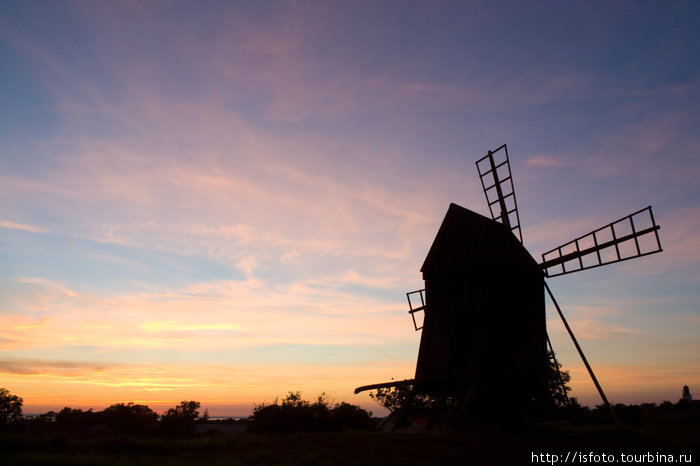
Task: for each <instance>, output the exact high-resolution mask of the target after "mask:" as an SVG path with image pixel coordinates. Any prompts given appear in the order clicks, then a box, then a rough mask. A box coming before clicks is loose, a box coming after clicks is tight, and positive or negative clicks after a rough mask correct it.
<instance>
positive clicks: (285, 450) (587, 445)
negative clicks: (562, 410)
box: [0, 411, 700, 466]
mask: <svg viewBox="0 0 700 466" xmlns="http://www.w3.org/2000/svg"><path fill="white" fill-rule="evenodd" d="M699 451H700V411H694V412H689V413H680V414H679V413H675V414H673V415H668V416H660V417H657V418H655V419H653V420H651V421H648V422H645V423H644V424H642V425H637V426H633V427H626V428H625V430H624V431H620V430H618V429H617V428H615V427H613V426H609V425H582V426H576V425H562V424H539V425H535V426H531V427H529V428H523V429H521V430H519V431H515V432H497V431H495V430H484V429H476V428H474V429H467V430H466V431H464V432H461V433H437V432H427V431H412V432H404V433H393V434H392V433H385V432H372V431H370V432H342V433H299V434H252V433H244V434H241V435H236V436H227V435H221V436H216V437H203V438H192V439H181V440H172V439H163V438H148V437H142V438H137V437H126V436H113V437H106V438H89V437H87V436H79V435H75V434H72V435H69V434H61V433H54V434H46V433H44V434H36V433H27V432H25V433H18V432H8V431H5V432H2V433H0V464H2V465H14V464H17V465H33V464H36V465H60V464H77V465H87V464H100V465H102V464H106V465H161V464H162V465H187V464H207V465H212V466H213V465H224V464H304V465H307V464H308V465H334V464H335V465H352V464H388V465H389V464H396V465H398V464H401V465H423V464H475V465H476V464H478V465H488V464H514V465H517V464H554V459H555V458H556V459H557V460H558V462H559V463H563V462H564V457H565V455H566V454H567V453H568V454H569V455H573V454H579V455H589V454H594V455H602V454H606V455H613V456H607V457H605V459H607V460H610V459H614V460H615V462H617V463H622V459H623V457H622V456H620V455H622V454H625V455H633V454H636V455H637V456H636V457H632V456H627V457H626V458H627V459H628V460H634V459H637V460H639V459H642V460H644V462H645V463H647V464H658V462H659V461H658V460H668V459H669V457H667V456H664V457H663V458H661V457H659V456H657V455H658V454H663V455H669V454H673V455H675V456H674V457H673V458H674V462H678V461H679V459H680V460H686V459H692V460H694V461H695V462H698V459H699V458H700V457H698V456H697V454H698V452H699ZM533 454H534V455H535V456H533ZM547 454H549V455H550V456H549V457H547V456H546V455H547ZM553 455H558V456H556V457H555V456H553ZM640 455H647V456H643V457H642V456H640ZM648 455H652V456H648ZM679 455H685V456H683V457H681V456H679ZM691 455H692V456H691ZM583 459H584V460H586V462H589V463H593V462H594V461H593V459H595V458H594V457H590V456H586V457H585V458H583ZM598 459H599V460H601V459H603V458H601V457H598ZM650 460H653V461H650ZM569 462H571V458H570V459H569ZM666 462H668V461H666ZM685 464H692V463H685Z"/></svg>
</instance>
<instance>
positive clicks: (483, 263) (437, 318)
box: [355, 144, 662, 424]
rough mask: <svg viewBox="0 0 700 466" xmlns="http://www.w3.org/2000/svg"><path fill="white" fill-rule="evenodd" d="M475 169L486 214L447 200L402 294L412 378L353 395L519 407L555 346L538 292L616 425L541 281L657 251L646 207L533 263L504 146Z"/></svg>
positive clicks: (475, 407) (534, 389) (492, 408)
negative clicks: (416, 280)
mask: <svg viewBox="0 0 700 466" xmlns="http://www.w3.org/2000/svg"><path fill="white" fill-rule="evenodd" d="M476 167H477V171H478V173H479V178H480V180H481V184H482V188H483V190H484V194H485V196H486V201H487V204H488V207H489V212H490V214H491V218H488V217H484V216H482V215H480V214H477V213H475V212H472V211H470V210H468V209H466V208H464V207H461V206H458V205H456V204H450V206H449V208H448V210H447V213H446V215H445V218H444V220H443V222H442V224H441V226H440V228H439V230H438V233H437V235H436V237H435V240H434V242H433V244H432V246H431V248H430V251H429V252H428V255H427V257H426V259H425V261H424V263H423V266H422V267H421V272H422V273H423V279H424V280H425V288H424V289H422V290H418V291H412V292H409V293H406V296H407V299H408V304H409V309H410V310H409V314H410V315H411V317H412V319H413V324H414V327H415V330H416V331H422V333H421V341H420V347H419V352H418V360H417V363H416V373H415V377H414V378H413V379H408V380H401V381H392V382H386V383H379V384H373V385H365V386H362V387H358V388H356V389H355V393H359V392H362V391H365V390H373V389H379V388H389V387H401V386H409V387H411V389H410V392H409V396H408V399H407V401H406V403H405V406H404V409H405V408H406V406H408V405H409V404H410V403H412V401H413V399H414V398H415V397H416V396H429V397H431V398H433V399H437V400H439V402H438V403H437V406H444V405H449V406H450V407H451V408H450V409H451V411H450V413H449V417H451V421H450V422H453V423H455V422H457V423H458V422H464V421H466V420H468V419H479V418H488V417H494V416H496V417H498V415H499V413H498V411H499V409H500V410H501V411H502V413H501V414H503V415H506V414H507V415H508V416H512V415H513V414H514V413H515V414H516V416H517V413H518V412H520V413H524V412H525V411H526V410H527V409H529V407H530V406H531V405H532V402H533V400H544V399H545V397H546V396H547V394H546V381H547V367H548V365H549V364H550V362H549V358H550V357H551V358H553V357H554V352H553V351H552V346H551V342H550V340H549V337H548V335H547V329H546V319H545V293H544V291H546V294H547V295H548V296H549V298H550V299H551V301H552V303H553V304H554V306H555V308H556V310H557V313H558V314H559V317H560V318H561V320H562V322H563V323H564V326H565V328H566V330H567V332H568V334H569V336H570V337H571V339H572V341H573V343H574V345H575V346H576V349H577V351H578V352H579V355H580V356H581V358H582V360H583V362H584V364H585V366H586V369H587V370H588V372H589V374H590V376H591V378H592V380H593V383H594V384H595V386H596V388H597V389H598V392H599V393H600V395H601V398H602V400H603V402H604V404H605V405H607V406H608V407H609V408H610V411H611V414H612V416H613V419H614V420H615V422H616V423H617V418H616V417H615V413H614V411H613V410H612V406H611V405H610V403H609V402H608V400H607V397H606V396H605V393H604V392H603V389H602V387H601V386H600V384H599V383H598V380H597V378H596V377H595V374H594V372H593V369H592V368H591V366H590V364H589V363H588V361H587V359H586V357H585V355H584V353H583V350H582V349H581V347H580V345H579V343H578V341H577V340H576V337H575V336H574V334H573V331H572V330H571V327H570V326H569V324H568V322H567V321H566V318H565V317H564V314H563V313H562V311H561V308H560V307H559V304H558V303H557V301H556V299H555V298H554V294H553V293H552V291H551V289H550V287H549V285H548V284H547V282H546V280H545V279H546V278H550V277H556V276H559V275H565V274H569V273H573V272H577V271H581V270H586V269H590V268H595V267H600V266H603V265H607V264H612V263H616V262H620V261H624V260H629V259H634V258H637V257H642V256H646V255H649V254H654V253H657V252H661V250H662V249H661V242H660V240H659V233H658V231H659V228H660V227H659V226H658V225H657V224H656V222H655V221H654V216H653V213H652V210H651V207H650V206H649V207H646V208H644V209H641V210H639V211H637V212H634V213H632V214H630V215H627V216H626V217H623V218H621V219H619V220H616V221H614V222H612V223H609V224H607V225H605V226H603V227H601V228H598V229H596V230H593V231H591V232H590V233H587V234H585V235H583V236H580V237H578V238H576V239H574V240H572V241H569V242H568V243H565V244H563V245H561V246H558V247H556V248H553V249H552V250H550V251H547V252H545V253H544V254H542V261H541V262H539V263H538V262H537V261H536V260H535V259H534V258H533V257H532V256H531V255H530V253H529V252H528V251H527V250H526V249H525V247H524V246H523V241H522V232H521V229H520V216H519V213H518V206H517V201H516V198H515V189H514V185H513V178H512V175H511V170H510V161H509V157H508V148H507V147H506V145H505V144H503V145H502V146H500V147H498V148H497V149H495V150H493V151H489V152H488V154H487V155H486V156H484V157H482V158H481V159H479V160H477V162H476ZM543 289H544V291H543ZM420 313H422V316H423V320H422V323H421V322H420V317H419V314H420ZM555 367H557V365H556V364H555ZM503 373H507V374H508V389H507V393H506V391H505V390H504V388H503V385H504V382H503V376H502V374H503ZM561 385H562V387H561V393H562V394H563V395H564V396H565V394H566V392H565V390H564V389H563V384H561ZM435 415H436V414H435ZM523 415H524V414H523ZM398 416H399V417H401V414H400V413H399V414H398ZM618 424H619V423H618Z"/></svg>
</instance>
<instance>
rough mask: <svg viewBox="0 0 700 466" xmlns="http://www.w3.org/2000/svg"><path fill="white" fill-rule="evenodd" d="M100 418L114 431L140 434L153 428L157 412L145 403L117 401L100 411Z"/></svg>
mask: <svg viewBox="0 0 700 466" xmlns="http://www.w3.org/2000/svg"><path fill="white" fill-rule="evenodd" d="M102 419H103V421H104V423H105V424H107V425H108V426H109V427H111V428H112V429H114V430H115V431H116V432H120V433H125V434H142V433H146V432H148V431H149V430H151V429H153V428H155V424H156V422H157V421H158V413H156V412H155V411H153V410H152V409H151V408H149V407H148V406H146V405H137V404H134V403H127V404H124V403H117V404H113V405H112V406H110V407H108V408H105V410H104V411H102Z"/></svg>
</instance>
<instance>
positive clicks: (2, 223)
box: [0, 219, 49, 233]
mask: <svg viewBox="0 0 700 466" xmlns="http://www.w3.org/2000/svg"><path fill="white" fill-rule="evenodd" d="M0 228H9V229H11V230H22V231H28V232H31V233H48V232H49V230H48V229H47V228H44V227H40V226H37V225H28V224H26V223H17V222H12V221H9V220H2V219H0Z"/></svg>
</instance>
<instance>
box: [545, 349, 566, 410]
mask: <svg viewBox="0 0 700 466" xmlns="http://www.w3.org/2000/svg"><path fill="white" fill-rule="evenodd" d="M547 353H548V357H549V364H548V365H547V381H546V384H547V385H546V390H547V397H548V403H549V405H550V406H552V407H554V408H564V407H566V406H567V399H568V395H567V392H569V391H571V387H569V386H568V385H567V384H568V383H569V382H570V381H571V375H570V374H569V371H564V370H562V369H561V364H559V361H557V360H556V358H555V357H554V353H553V352H552V351H548V352H547ZM569 401H570V400H569Z"/></svg>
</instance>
